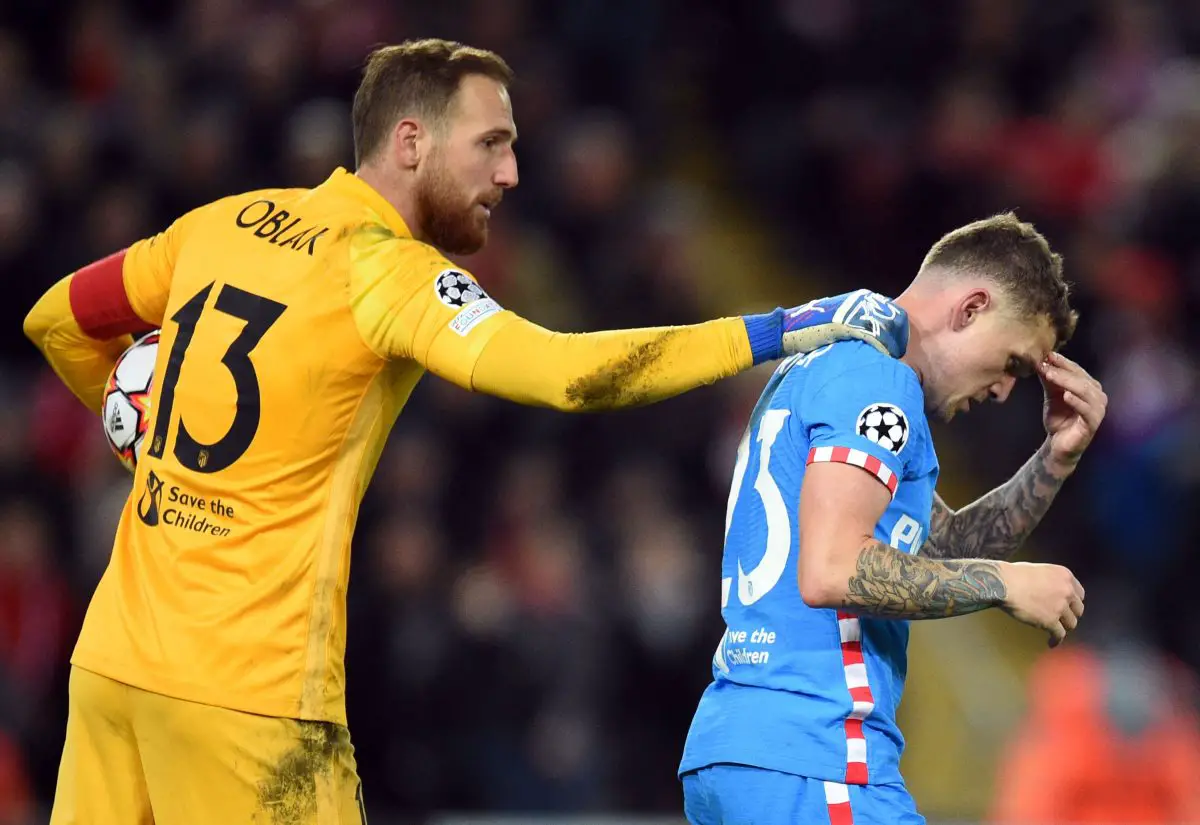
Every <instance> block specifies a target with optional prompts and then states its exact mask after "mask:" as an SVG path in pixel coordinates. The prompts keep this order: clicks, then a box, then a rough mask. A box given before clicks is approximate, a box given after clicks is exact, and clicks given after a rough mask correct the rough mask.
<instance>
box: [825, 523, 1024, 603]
mask: <svg viewBox="0 0 1200 825" xmlns="http://www.w3.org/2000/svg"><path fill="white" fill-rule="evenodd" d="M1007 597H1008V587H1007V585H1006V584H1005V582H1004V578H1003V576H1002V575H1001V570H1000V565H999V564H997V563H996V562H993V561H980V560H978V559H966V560H957V561H937V560H935V559H925V558H921V557H920V556H910V555H908V554H907V553H903V552H901V551H899V550H897V549H896V548H894V547H889V546H887V545H886V544H884V543H883V542H880V541H876V540H875V539H870V540H868V541H867V542H866V543H864V544H863V546H862V549H861V550H860V551H859V554H858V559H857V562H856V563H855V567H854V573H853V574H852V575H851V576H850V578H849V580H848V581H847V584H846V592H845V595H844V596H843V597H842V599H841V603H840V604H839V605H838V607H842V608H845V609H848V610H851V611H852V612H855V613H864V614H868V615H871V616H876V617H879V618H889V619H944V618H946V617H948V616H962V615H965V614H967V613H974V612H976V611H978V610H985V609H987V608H989V607H998V606H1000V605H1003V604H1004V601H1005V599H1006V598H1007Z"/></svg>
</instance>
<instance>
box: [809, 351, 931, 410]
mask: <svg viewBox="0 0 1200 825" xmlns="http://www.w3.org/2000/svg"><path fill="white" fill-rule="evenodd" d="M817 352H821V351H820V350H818V351H817ZM806 370H807V371H808V373H809V374H808V379H807V382H806V383H807V384H808V387H809V388H810V391H811V392H813V393H821V392H823V391H825V390H834V391H840V392H849V393H851V394H857V393H855V392H854V391H855V390H863V391H871V392H874V393H877V394H881V395H885V396H889V398H885V399H883V400H892V398H894V399H895V400H896V401H908V402H921V401H922V400H923V397H924V396H923V393H922V390H921V382H920V381H919V380H918V379H917V374H916V372H914V371H913V369H912V368H911V367H909V366H908V365H907V364H904V363H903V362H901V361H899V360H897V359H895V358H890V357H889V356H887V355H884V354H883V353H881V352H879V351H878V350H877V349H875V348H874V347H872V346H870V345H868V344H864V343H863V342H861V341H842V342H839V343H836V344H831V345H830V346H829V347H828V351H827V352H823V353H822V354H821V355H819V356H817V357H815V358H812V359H811V360H810V362H809V363H808V365H807V366H806Z"/></svg>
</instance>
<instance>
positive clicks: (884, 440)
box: [858, 404, 908, 453]
mask: <svg viewBox="0 0 1200 825" xmlns="http://www.w3.org/2000/svg"><path fill="white" fill-rule="evenodd" d="M858 434H859V435H861V436H864V437H865V438H869V439H870V440H871V441H874V442H875V443H876V444H878V445H879V446H880V447H883V448H884V449H885V450H890V451H891V452H893V453H898V452H900V450H901V448H903V447H904V442H905V441H907V440H908V419H907V418H905V417H904V413H903V412H901V411H900V409H899V408H898V407H894V406H892V405H891V404H872V405H871V406H869V407H867V408H866V409H865V410H863V411H862V414H861V415H860V416H859V417H858Z"/></svg>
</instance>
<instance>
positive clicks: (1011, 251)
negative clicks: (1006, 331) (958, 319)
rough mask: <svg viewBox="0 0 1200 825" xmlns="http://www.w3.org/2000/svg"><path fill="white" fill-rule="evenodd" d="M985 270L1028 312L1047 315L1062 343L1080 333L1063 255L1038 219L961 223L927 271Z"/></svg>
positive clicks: (931, 256)
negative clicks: (1039, 227) (1040, 229)
mask: <svg viewBox="0 0 1200 825" xmlns="http://www.w3.org/2000/svg"><path fill="white" fill-rule="evenodd" d="M932 269H936V270H940V271H942V272H945V273H949V274H955V273H961V274H975V275H982V276H984V277H986V278H988V279H990V280H992V281H995V282H996V283H997V284H998V285H999V286H1000V288H1001V289H1002V290H1003V291H1004V294H1005V295H1006V296H1007V297H1008V298H1009V299H1010V300H1011V301H1012V302H1013V304H1014V306H1016V308H1017V311H1018V312H1019V313H1020V314H1021V315H1024V316H1028V317H1037V316H1045V317H1046V318H1047V319H1049V321H1050V324H1051V325H1052V326H1053V327H1054V334H1055V337H1056V339H1057V346H1062V345H1063V344H1065V343H1066V342H1067V341H1068V340H1070V338H1071V336H1072V335H1073V334H1074V333H1075V325H1076V323H1077V322H1078V320H1079V313H1078V312H1076V311H1075V310H1073V309H1071V301H1070V298H1071V285H1070V284H1069V283H1067V281H1066V279H1065V278H1064V277H1063V260H1062V255H1059V254H1058V253H1057V252H1055V251H1054V250H1052V249H1051V248H1050V243H1049V242H1048V241H1047V240H1046V238H1045V237H1043V235H1042V233H1040V232H1038V231H1037V229H1036V228H1035V227H1034V225H1033V224H1031V223H1028V222H1026V221H1022V220H1020V219H1019V218H1017V216H1016V215H1015V214H1013V213H1012V212H1004V213H1002V214H999V215H993V216H992V217H990V218H984V219H983V220H980V221H975V222H974V223H969V224H967V225H966V226H960V227H959V228H958V229H954V230H952V231H950V232H948V233H946V234H945V235H943V236H942V237H941V239H940V240H938V242H937V243H935V244H934V245H933V247H932V248H930V250H929V253H928V254H927V255H926V256H925V260H924V262H923V263H922V264H921V272H922V273H924V272H926V271H928V270H932Z"/></svg>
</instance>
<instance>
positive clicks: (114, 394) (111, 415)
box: [103, 330, 159, 472]
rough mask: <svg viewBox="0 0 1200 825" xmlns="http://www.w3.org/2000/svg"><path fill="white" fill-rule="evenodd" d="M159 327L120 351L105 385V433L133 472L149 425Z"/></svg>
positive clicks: (121, 460) (113, 448)
mask: <svg viewBox="0 0 1200 825" xmlns="http://www.w3.org/2000/svg"><path fill="white" fill-rule="evenodd" d="M158 338H159V333H158V330H155V331H154V332H151V333H148V334H146V335H144V336H142V337H141V338H139V339H138V340H137V341H135V342H134V343H133V346H131V347H130V348H129V349H127V350H125V352H123V353H122V354H121V357H120V358H118V359H117V363H116V365H115V366H113V371H112V373H111V374H110V375H109V376H108V383H107V384H105V385H104V407H103V415H104V436H105V438H107V439H108V446H109V447H111V448H112V451H113V454H114V455H116V457H117V459H118V460H119V461H120V462H121V463H122V464H124V465H125V468H126V469H127V470H129V471H130V472H133V471H134V469H135V468H136V467H137V462H138V458H139V457H140V456H141V454H142V446H143V445H142V442H143V441H145V438H146V431H147V429H148V428H149V424H150V390H151V387H152V386H153V384H154V361H155V359H156V358H158Z"/></svg>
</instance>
